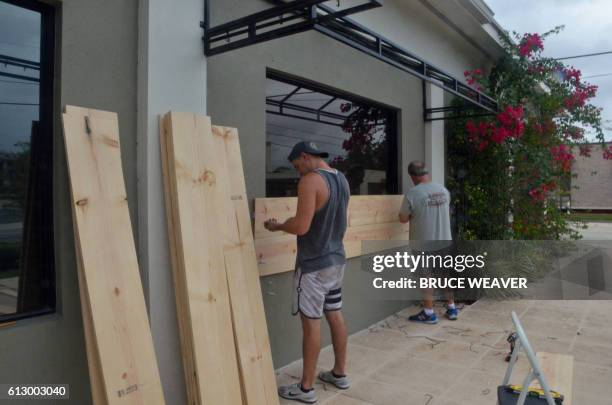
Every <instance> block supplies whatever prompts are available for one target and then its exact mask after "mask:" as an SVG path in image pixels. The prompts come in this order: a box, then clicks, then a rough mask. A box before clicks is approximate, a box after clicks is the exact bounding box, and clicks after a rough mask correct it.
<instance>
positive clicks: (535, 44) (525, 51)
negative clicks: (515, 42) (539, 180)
mask: <svg viewBox="0 0 612 405" xmlns="http://www.w3.org/2000/svg"><path fill="white" fill-rule="evenodd" d="M543 49H544V43H543V42H542V38H541V37H540V36H539V35H538V34H525V35H523V39H522V40H521V43H520V44H519V54H520V55H521V56H522V57H523V58H528V57H529V56H531V54H532V53H533V52H535V51H537V50H540V51H541V50H543Z"/></svg>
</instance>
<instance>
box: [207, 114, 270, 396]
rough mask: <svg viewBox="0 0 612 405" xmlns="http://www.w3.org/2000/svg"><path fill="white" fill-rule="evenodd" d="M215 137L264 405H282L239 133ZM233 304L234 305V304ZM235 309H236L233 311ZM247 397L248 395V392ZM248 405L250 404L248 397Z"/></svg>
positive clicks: (219, 131)
mask: <svg viewBox="0 0 612 405" xmlns="http://www.w3.org/2000/svg"><path fill="white" fill-rule="evenodd" d="M213 134H214V135H215V139H216V142H217V147H218V149H217V150H218V151H219V155H220V156H225V159H224V170H225V172H226V173H228V174H229V176H228V180H229V182H228V184H229V192H230V193H229V199H230V202H229V204H227V206H228V207H231V208H232V211H231V212H232V214H233V216H234V218H235V220H236V224H237V227H236V230H237V232H238V234H237V237H238V245H237V246H238V249H239V252H240V255H241V257H242V263H241V265H242V269H243V271H244V276H245V278H244V280H245V289H246V295H245V296H246V297H248V307H249V309H250V315H249V316H250V318H251V319H252V324H253V326H254V337H255V344H256V351H257V355H258V356H259V359H258V361H257V362H256V366H257V367H259V374H260V375H261V381H262V383H263V389H264V395H265V397H264V402H263V404H266V405H268V404H269V405H277V404H278V403H279V399H278V394H277V386H276V376H275V374H274V365H273V363H272V351H271V349H270V339H269V335H268V327H267V322H266V315H265V310H264V304H263V297H262V292H261V284H260V281H259V271H258V268H257V261H256V257H255V246H254V241H253V231H252V229H251V218H250V214H249V206H248V199H247V193H246V183H245V179H244V169H243V167H242V157H241V152H240V142H239V138H238V131H237V130H236V129H235V128H223V127H216V126H213ZM233 302H234V301H232V303H233ZM232 308H233V307H232ZM246 394H247V395H248V392H246ZM248 402H249V403H253V402H251V399H250V397H248Z"/></svg>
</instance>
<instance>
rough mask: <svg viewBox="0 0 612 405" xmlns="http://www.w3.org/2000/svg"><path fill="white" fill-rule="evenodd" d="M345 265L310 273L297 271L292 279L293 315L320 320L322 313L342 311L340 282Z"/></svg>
mask: <svg viewBox="0 0 612 405" xmlns="http://www.w3.org/2000/svg"><path fill="white" fill-rule="evenodd" d="M345 267H346V264H339V265H335V266H330V267H326V268H324V269H321V270H317V271H313V272H310V273H305V274H304V273H302V271H301V269H299V268H298V269H297V270H296V271H295V273H294V278H293V286H294V288H293V312H292V313H293V315H297V314H298V313H300V314H302V315H304V316H305V317H307V318H311V319H320V318H321V317H322V316H323V312H329V311H338V310H340V309H342V280H343V279H344V269H345Z"/></svg>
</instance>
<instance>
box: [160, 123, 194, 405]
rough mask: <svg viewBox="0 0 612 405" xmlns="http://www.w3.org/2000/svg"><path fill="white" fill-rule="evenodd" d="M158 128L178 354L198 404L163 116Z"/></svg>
mask: <svg viewBox="0 0 612 405" xmlns="http://www.w3.org/2000/svg"><path fill="white" fill-rule="evenodd" d="M159 128H160V135H159V136H160V139H159V142H160V147H161V166H162V173H164V176H162V178H163V182H164V190H165V191H166V192H165V193H164V202H165V205H166V223H167V227H168V228H167V229H168V231H167V233H168V240H169V245H170V260H171V263H172V269H173V271H172V280H173V283H174V290H175V291H174V294H175V301H176V312H177V320H178V326H179V339H180V344H181V355H182V363H183V371H184V374H185V385H186V388H187V403H188V404H189V405H200V404H201V401H200V389H199V386H198V379H197V374H196V370H195V364H194V358H193V335H192V334H191V317H190V314H189V305H188V303H187V302H186V297H187V294H186V292H185V291H186V279H185V273H184V271H180V270H179V268H182V267H180V266H181V263H180V259H179V257H178V252H177V247H178V243H179V242H178V240H177V236H178V235H177V233H176V232H175V229H176V225H175V223H174V221H175V207H174V204H176V202H175V201H173V199H172V198H171V195H173V194H174V191H173V189H172V184H173V182H171V181H170V179H169V177H168V175H166V174H167V173H169V171H168V170H169V166H168V165H169V163H168V153H167V151H168V146H167V139H168V136H167V130H166V120H165V119H164V118H163V117H160V119H159Z"/></svg>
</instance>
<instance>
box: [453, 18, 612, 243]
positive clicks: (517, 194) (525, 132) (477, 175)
mask: <svg viewBox="0 0 612 405" xmlns="http://www.w3.org/2000/svg"><path fill="white" fill-rule="evenodd" d="M562 28H563V27H556V28H555V29H553V30H551V31H549V32H547V33H545V34H542V35H538V34H524V35H523V36H519V35H518V34H517V33H513V35H514V40H512V39H511V38H510V37H507V38H505V39H504V48H505V50H506V53H505V56H504V57H502V58H501V59H500V60H499V61H498V62H497V63H496V64H495V66H494V67H493V68H492V70H491V71H490V72H489V73H488V74H487V73H485V72H484V71H483V70H482V69H474V70H471V71H466V72H465V76H466V79H467V82H468V84H469V85H471V86H474V87H475V88H477V89H478V90H482V91H485V92H487V93H489V94H491V95H492V97H494V98H495V99H497V100H498V103H499V106H500V111H501V112H499V113H498V114H497V115H495V116H493V117H487V118H482V119H467V120H466V119H458V120H455V121H454V123H453V124H451V125H450V126H449V137H448V156H449V182H448V185H449V188H450V189H451V192H452V194H453V195H454V209H455V214H456V217H457V227H456V230H457V233H458V237H459V238H461V239H542V240H544V239H546V240H549V239H560V238H562V237H570V238H578V237H579V234H578V232H577V231H576V230H575V227H572V226H571V225H572V223H571V221H570V218H569V215H568V213H567V212H566V210H564V209H563V207H562V206H561V205H562V204H561V201H562V200H563V199H567V198H568V197H569V192H570V190H569V181H568V179H569V176H570V175H571V165H572V161H573V160H574V153H575V151H579V153H580V154H589V153H591V152H592V151H591V147H590V146H589V145H588V141H587V139H586V137H585V131H589V133H591V134H592V136H594V137H595V138H596V139H597V140H598V141H599V142H600V143H601V145H602V146H601V148H602V151H601V152H602V153H603V156H604V158H606V159H612V148H610V147H609V146H608V147H606V146H605V144H604V134H603V131H602V126H601V109H599V108H597V107H595V106H594V105H592V104H590V103H589V100H591V99H592V98H593V97H595V95H596V93H597V87H596V86H593V85H591V84H589V83H586V82H584V81H583V80H582V77H581V72H580V71H579V70H577V69H574V68H573V67H571V66H567V65H565V64H563V63H562V62H560V61H558V60H554V59H552V58H546V57H543V56H542V51H543V49H544V40H545V39H546V38H547V37H548V36H550V35H555V34H558V33H559V32H560V31H561V29H562ZM474 112H476V111H474ZM611 164H612V162H611Z"/></svg>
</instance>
